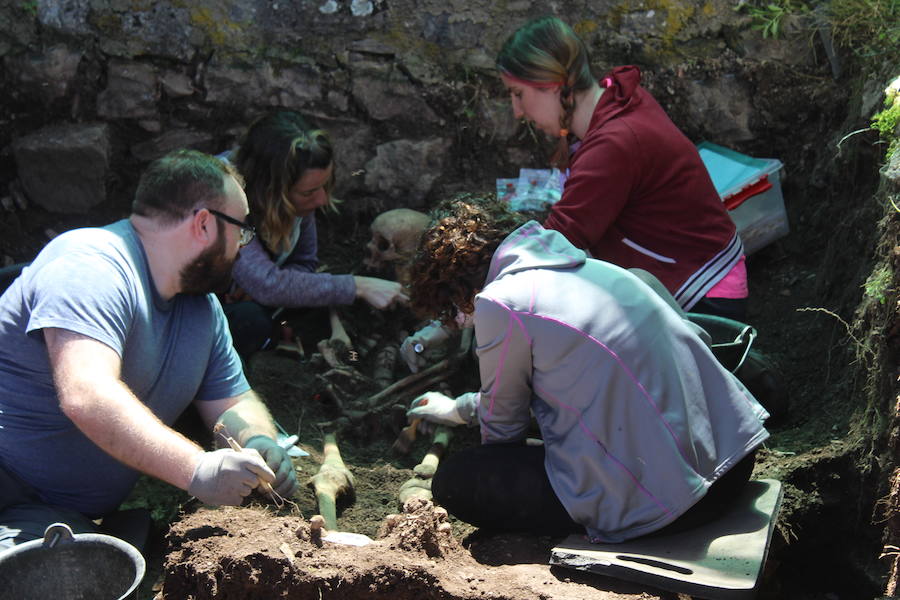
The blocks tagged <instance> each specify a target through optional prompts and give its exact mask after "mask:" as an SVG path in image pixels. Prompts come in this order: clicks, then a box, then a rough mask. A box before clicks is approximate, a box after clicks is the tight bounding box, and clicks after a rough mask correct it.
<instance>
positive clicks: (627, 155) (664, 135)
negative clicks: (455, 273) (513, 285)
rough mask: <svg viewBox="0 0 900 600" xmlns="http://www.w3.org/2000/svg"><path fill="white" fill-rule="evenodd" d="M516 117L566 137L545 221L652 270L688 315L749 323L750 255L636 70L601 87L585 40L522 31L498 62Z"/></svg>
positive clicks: (612, 76) (557, 26) (555, 25)
mask: <svg viewBox="0 0 900 600" xmlns="http://www.w3.org/2000/svg"><path fill="white" fill-rule="evenodd" d="M497 68H498V69H499V71H500V78H501V79H502V81H503V84H504V86H506V88H507V90H508V91H509V93H510V98H511V101H512V108H513V113H514V114H515V116H516V117H517V118H520V119H526V120H528V121H530V122H531V123H533V124H534V126H535V127H537V128H538V129H540V130H541V131H543V132H544V133H546V134H547V135H549V136H551V137H554V138H558V139H559V144H558V147H557V149H556V153H555V154H554V156H553V161H554V163H555V165H556V166H558V167H560V168H561V169H565V168H566V167H568V171H569V172H568V177H567V179H566V183H565V188H564V190H563V195H562V198H561V199H560V201H559V202H558V203H557V204H556V205H555V206H553V208H552V209H551V211H550V215H549V217H548V218H547V220H546V222H545V223H544V226H545V227H547V228H548V229H555V230H557V231H559V232H561V233H562V234H563V235H565V236H566V238H568V239H569V241H570V242H572V243H573V244H574V245H575V246H577V247H578V248H582V249H583V250H585V251H587V252H589V253H590V254H591V255H592V256H593V257H594V258H599V259H602V260H606V261H609V262H612V263H615V264H617V265H619V266H622V267H625V268H640V269H644V270H646V271H649V272H650V273H652V274H653V275H655V276H656V277H657V278H658V279H659V280H660V281H662V283H663V284H664V285H665V286H666V288H667V289H668V290H669V291H670V292H671V293H672V295H673V296H675V299H676V300H677V301H678V303H679V304H680V305H681V307H682V308H684V309H685V310H689V311H694V312H704V313H710V314H717V315H720V316H725V317H729V318H733V319H737V320H743V318H744V316H745V313H746V301H747V295H748V292H747V271H746V267H745V265H744V251H743V245H742V244H741V240H740V238H739V237H738V235H737V231H736V228H735V226H734V223H732V221H731V219H730V218H729V216H728V213H727V211H726V210H725V208H724V206H723V205H722V202H721V200H720V198H719V195H718V194H717V192H716V190H715V187H714V186H713V183H712V180H711V179H710V177H709V174H708V172H707V170H706V168H705V167H704V165H703V162H702V161H701V159H700V156H699V154H698V152H697V149H696V147H695V146H694V144H692V143H691V141H690V140H688V139H687V137H685V136H684V134H683V133H682V132H681V131H680V130H679V129H678V128H677V127H676V126H675V124H674V123H672V121H671V120H670V119H669V117H668V116H667V115H666V114H665V112H664V111H663V109H662V108H661V107H660V105H659V104H658V103H657V102H656V100H654V99H653V97H652V96H651V95H650V94H649V93H648V92H647V91H646V90H645V89H643V88H642V87H641V86H640V80H641V73H640V70H639V69H638V68H637V67H635V66H625V67H616V68H614V69H613V70H612V71H610V72H609V73H608V74H607V75H605V76H604V77H603V78H602V79H600V80H599V81H598V80H597V79H595V78H594V76H593V75H592V74H591V69H590V59H589V56H588V52H587V49H586V47H585V45H584V42H583V41H582V40H581V39H580V38H579V37H578V36H577V35H576V34H575V32H574V31H572V29H571V28H570V27H569V26H568V25H566V24H565V23H563V22H562V21H560V20H559V19H557V18H555V17H547V18H542V19H537V20H534V21H531V22H529V23H527V24H526V25H524V26H523V27H521V28H520V29H519V30H517V31H516V32H515V33H513V34H512V36H510V38H509V39H508V40H507V41H506V43H505V44H504V45H503V48H502V49H501V50H500V53H499V55H498V57H497Z"/></svg>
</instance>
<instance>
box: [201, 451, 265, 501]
mask: <svg viewBox="0 0 900 600" xmlns="http://www.w3.org/2000/svg"><path fill="white" fill-rule="evenodd" d="M260 479H262V480H263V481H266V482H268V483H272V482H274V481H275V473H273V472H272V469H270V468H269V467H268V466H266V461H264V460H263V458H262V456H260V455H259V452H257V451H256V450H244V451H243V452H236V451H234V450H232V449H230V448H222V449H221V450H216V451H215V452H206V453H204V454H203V457H202V458H201V459H200V462H199V463H197V466H196V467H195V468H194V474H193V476H192V477H191V483H190V484H189V485H188V490H187V491H188V494H190V495H191V496H194V497H195V498H197V499H198V500H200V501H201V502H203V503H204V504H213V505H215V506H221V505H229V506H240V504H241V502H243V500H244V498H245V497H246V496H247V495H248V494H249V493H250V492H252V491H253V489H254V488H256V486H258V485H259V481H260Z"/></svg>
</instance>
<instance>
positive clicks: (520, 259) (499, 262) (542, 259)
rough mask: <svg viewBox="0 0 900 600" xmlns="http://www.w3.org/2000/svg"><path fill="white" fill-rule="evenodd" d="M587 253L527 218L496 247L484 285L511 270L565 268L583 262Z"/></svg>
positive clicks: (556, 232)
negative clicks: (526, 220) (525, 221)
mask: <svg viewBox="0 0 900 600" xmlns="http://www.w3.org/2000/svg"><path fill="white" fill-rule="evenodd" d="M586 259H587V255H586V254H585V252H584V250H580V249H578V248H576V247H575V246H573V245H572V244H571V243H569V240H567V239H566V238H565V236H564V235H563V234H561V233H559V232H558V231H552V230H548V229H544V228H543V227H542V226H541V225H540V224H539V223H538V222H537V221H528V222H527V223H525V224H524V225H522V226H521V227H519V228H518V229H516V230H515V231H513V232H512V233H510V234H509V236H507V238H506V239H505V240H503V242H502V243H501V244H500V246H498V247H497V250H496V251H495V252H494V257H493V259H491V266H490V269H489V270H488V276H487V281H486V282H485V285H486V284H488V283H490V282H491V281H494V280H496V279H499V278H500V277H503V276H504V275H509V274H511V273H517V272H519V271H525V270H528V269H568V268H571V267H577V266H579V265H582V264H584V261H585V260H586Z"/></svg>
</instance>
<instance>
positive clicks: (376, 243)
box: [364, 208, 430, 285]
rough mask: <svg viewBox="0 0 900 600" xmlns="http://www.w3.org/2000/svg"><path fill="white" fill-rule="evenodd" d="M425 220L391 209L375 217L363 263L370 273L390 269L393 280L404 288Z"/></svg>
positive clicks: (410, 212) (421, 215)
mask: <svg viewBox="0 0 900 600" xmlns="http://www.w3.org/2000/svg"><path fill="white" fill-rule="evenodd" d="M429 220H430V219H429V217H428V215H426V214H425V213H421V212H419V211H417V210H411V209H409V208H395V209H393V210H389V211H385V212H383V213H381V214H380V215H378V216H377V217H375V220H374V221H372V239H371V240H370V241H369V243H368V244H367V245H366V249H367V250H368V253H369V256H368V258H366V260H365V261H364V264H365V265H366V266H367V267H368V268H370V269H372V270H380V269H386V268H388V267H393V269H394V275H395V276H396V278H397V281H399V282H400V283H402V284H403V285H407V284H408V283H409V263H410V261H411V260H412V258H413V256H414V255H415V253H416V248H417V247H418V245H419V238H420V237H422V233H423V232H424V231H425V228H426V227H428V222H429Z"/></svg>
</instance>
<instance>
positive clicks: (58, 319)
mask: <svg viewBox="0 0 900 600" xmlns="http://www.w3.org/2000/svg"><path fill="white" fill-rule="evenodd" d="M45 327H57V328H61V329H67V330H70V331H74V332H76V333H80V334H83V335H86V336H88V337H91V338H93V339H95V340H98V341H100V342H102V343H104V344H106V345H107V346H109V347H110V348H112V349H113V350H115V351H116V352H117V353H118V354H119V356H120V357H121V358H122V373H121V378H122V381H124V382H125V384H127V385H128V387H129V389H131V391H132V392H133V393H134V395H135V396H136V397H137V398H138V399H140V400H141V401H142V402H143V403H144V404H146V405H147V406H148V407H149V408H150V410H151V411H153V413H154V414H155V415H156V416H158V417H159V419H160V420H161V421H162V422H163V423H166V424H167V425H171V424H172V423H173V422H174V421H175V419H176V418H177V417H178V416H179V415H180V414H181V412H182V411H183V410H184V409H185V408H186V407H187V406H188V404H190V403H191V402H192V401H194V400H199V401H203V400H220V399H223V398H230V397H233V396H237V395H239V394H242V393H244V392H246V391H247V390H249V389H250V386H249V385H248V383H247V380H246V378H245V377H244V374H243V370H242V368H241V363H240V359H239V358H238V356H237V354H236V353H235V351H234V348H233V347H232V344H231V336H230V334H229V331H228V325H227V322H226V320H225V317H224V315H223V313H222V308H221V306H220V305H219V302H218V300H217V299H216V298H215V296H214V295H212V294H209V295H205V296H184V295H181V294H179V295H176V296H175V297H174V298H172V299H171V300H169V301H163V300H162V299H161V298H160V296H159V294H158V293H157V291H156V287H155V285H154V284H153V281H152V279H151V275H150V271H149V267H148V264H147V257H146V255H145V253H144V249H143V246H142V244H141V241H140V238H139V237H138V236H137V233H136V232H135V230H134V228H133V227H132V226H131V223H130V222H129V221H127V220H122V221H118V222H116V223H113V224H112V225H109V226H107V227H103V228H89V229H77V230H74V231H69V232H67V233H64V234H62V235H60V236H58V237H57V238H55V239H54V240H53V241H51V242H50V243H49V244H48V245H47V246H46V247H45V248H44V249H43V250H42V251H41V253H40V254H38V256H37V258H36V259H35V260H34V262H33V263H32V264H31V265H30V266H29V267H27V268H26V269H25V270H24V271H23V273H22V275H21V276H19V278H18V279H16V281H15V282H14V283H13V284H12V286H10V288H9V289H8V290H7V291H6V293H5V294H3V296H2V297H0V465H2V466H3V468H5V469H7V470H8V471H10V472H12V473H14V474H15V475H17V476H18V477H20V478H21V479H22V480H23V481H25V482H27V483H28V484H30V485H31V486H33V487H34V488H35V489H36V490H38V492H39V493H40V495H41V497H42V499H43V500H44V501H45V502H47V503H49V504H55V505H60V506H65V507H68V508H72V509H75V510H78V511H80V512H82V513H85V514H87V515H89V516H92V517H94V516H99V515H102V514H106V513H108V512H110V511H112V510H115V509H116V507H117V506H118V505H119V504H120V503H121V502H122V500H124V499H125V497H126V496H127V495H128V494H129V492H130V491H131V488H132V487H133V485H134V483H135V481H136V480H137V477H138V473H137V472H136V471H135V470H133V469H131V468H129V467H127V466H125V465H123V464H122V463H120V462H118V461H117V460H115V459H114V458H112V457H111V456H109V455H108V454H106V453H105V452H104V451H103V450H101V449H100V448H98V447H97V446H96V445H94V443H93V442H91V441H90V440H89V439H88V438H87V437H85V436H84V435H83V434H82V433H81V431H79V430H78V428H76V427H75V425H74V424H73V423H72V422H71V421H70V420H69V419H68V417H66V416H65V415H64V414H63V413H62V411H61V410H60V408H59V401H58V399H57V396H56V390H55V388H54V385H53V375H52V373H51V370H50V363H49V358H48V356H47V348H46V345H45V343H44V335H43V332H42V331H41V330H42V329H43V328H45Z"/></svg>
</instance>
